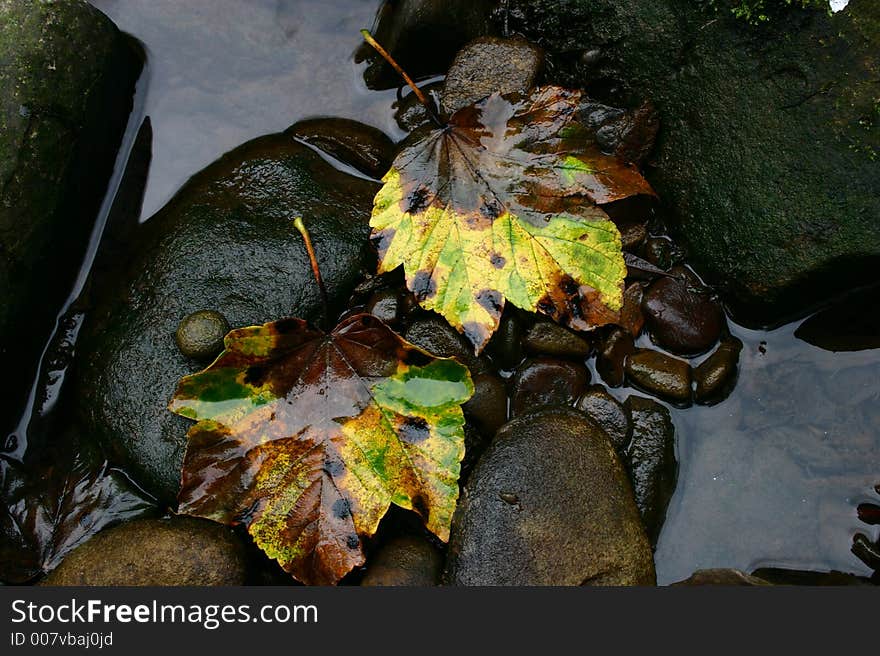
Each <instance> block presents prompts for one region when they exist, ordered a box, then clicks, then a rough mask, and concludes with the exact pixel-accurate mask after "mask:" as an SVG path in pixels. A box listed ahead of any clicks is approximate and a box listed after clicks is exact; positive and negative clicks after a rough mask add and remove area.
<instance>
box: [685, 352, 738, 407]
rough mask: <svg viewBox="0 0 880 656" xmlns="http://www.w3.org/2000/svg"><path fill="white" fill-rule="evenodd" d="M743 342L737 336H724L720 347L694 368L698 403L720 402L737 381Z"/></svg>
mask: <svg viewBox="0 0 880 656" xmlns="http://www.w3.org/2000/svg"><path fill="white" fill-rule="evenodd" d="M742 348H743V343H742V341H741V340H739V339H737V338H736V337H730V336H728V337H724V338H723V339H722V340H721V343H720V344H719V345H718V348H717V349H715V351H714V352H713V353H712V354H711V355H710V356H709V357H707V358H706V359H705V360H703V362H701V363H700V364H699V365H698V366H697V367H696V368H695V369H694V383H695V384H694V400H695V401H696V402H697V403H720V402H721V401H723V400H724V399H725V398H726V396H727V395H728V394H729V393H730V391H731V390H732V388H733V385H734V384H735V382H736V373H737V366H738V364H739V354H740V352H741V351H742Z"/></svg>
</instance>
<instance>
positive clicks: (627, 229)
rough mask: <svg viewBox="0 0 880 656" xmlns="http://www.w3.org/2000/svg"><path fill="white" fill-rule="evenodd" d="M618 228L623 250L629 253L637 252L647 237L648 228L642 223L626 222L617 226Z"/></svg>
mask: <svg viewBox="0 0 880 656" xmlns="http://www.w3.org/2000/svg"><path fill="white" fill-rule="evenodd" d="M619 229H620V242H621V244H622V245H623V250H625V251H629V252H630V253H636V252H638V250H639V248H641V246H642V244H643V243H644V242H645V240H646V239H647V238H648V230H647V228H646V227H645V224H644V223H627V224H626V225H623V226H619Z"/></svg>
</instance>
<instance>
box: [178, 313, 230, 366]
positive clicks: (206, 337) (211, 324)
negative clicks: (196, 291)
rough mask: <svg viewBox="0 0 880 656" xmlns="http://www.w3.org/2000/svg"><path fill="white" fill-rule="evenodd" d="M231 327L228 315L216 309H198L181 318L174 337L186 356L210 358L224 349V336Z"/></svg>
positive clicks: (202, 358) (196, 358) (200, 358)
mask: <svg viewBox="0 0 880 656" xmlns="http://www.w3.org/2000/svg"><path fill="white" fill-rule="evenodd" d="M229 329H230V326H229V322H228V321H227V320H226V317H224V316H223V315H222V314H220V313H219V312H217V311H216V310H196V311H195V312H193V313H192V314H188V315H186V316H185V317H184V318H183V319H182V320H181V322H180V324H178V326H177V332H176V333H175V334H174V339H175V341H176V342H177V348H178V349H180V352H181V353H182V354H183V355H185V356H186V357H188V358H192V359H194V360H210V359H212V358H214V357H216V356H217V355H219V354H220V351H222V350H223V338H224V337H226V333H228V332H229Z"/></svg>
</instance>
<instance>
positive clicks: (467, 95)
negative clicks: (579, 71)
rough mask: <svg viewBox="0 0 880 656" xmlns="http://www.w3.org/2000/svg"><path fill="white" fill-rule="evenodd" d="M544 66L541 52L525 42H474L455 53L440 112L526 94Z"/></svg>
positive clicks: (522, 40)
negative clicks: (499, 95)
mask: <svg viewBox="0 0 880 656" xmlns="http://www.w3.org/2000/svg"><path fill="white" fill-rule="evenodd" d="M543 65H544V52H543V50H541V48H539V47H538V46H536V45H533V44H531V43H529V42H528V41H526V40H524V39H521V38H513V39H501V38H497V37H489V36H486V37H480V38H479V39H475V40H474V41H471V42H470V43H468V44H467V45H466V46H465V47H464V48H462V49H461V50H459V51H458V54H457V55H456V56H455V60H454V61H453V62H452V66H450V68H449V72H448V73H447V74H446V80H445V82H444V85H443V93H442V95H441V108H442V110H443V112H444V113H445V114H446V115H452V114H454V113H455V112H456V111H458V110H459V109H461V108H462V107H466V106H467V105H470V104H472V103H475V102H476V101H478V100H480V99H482V98H485V97H486V96H489V95H491V94H493V93H495V92H498V93H512V92H515V91H519V92H526V91H528V90H529V89H531V88H532V86H533V85H534V84H535V81H536V80H537V79H538V75H539V74H540V72H541V68H542V67H543Z"/></svg>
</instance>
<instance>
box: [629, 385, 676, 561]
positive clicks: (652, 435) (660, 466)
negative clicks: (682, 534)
mask: <svg viewBox="0 0 880 656" xmlns="http://www.w3.org/2000/svg"><path fill="white" fill-rule="evenodd" d="M624 407H625V408H626V410H627V412H628V413H629V415H630V418H631V420H632V427H633V428H632V440H631V441H630V443H629V446H628V447H627V450H626V456H625V461H626V463H627V466H628V468H629V473H630V477H631V478H632V483H633V492H634V493H635V498H636V505H637V506H638V507H639V512H640V513H641V514H642V521H643V522H644V523H645V529H646V530H647V533H648V538H649V539H650V540H651V544H652V545H653V544H656V543H657V538H658V537H659V536H660V529H661V528H663V522H664V520H665V519H666V508H667V507H668V506H669V500H670V499H671V498H672V495H673V493H674V492H675V484H676V481H677V480H678V462H677V461H676V459H675V427H674V426H673V425H672V418H671V417H670V415H669V410H667V409H666V408H664V407H663V406H662V405H660V404H659V403H657V402H656V401H652V400H651V399H646V398H643V397H641V396H630V397H628V398H627V399H626V401H625V402H624Z"/></svg>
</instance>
